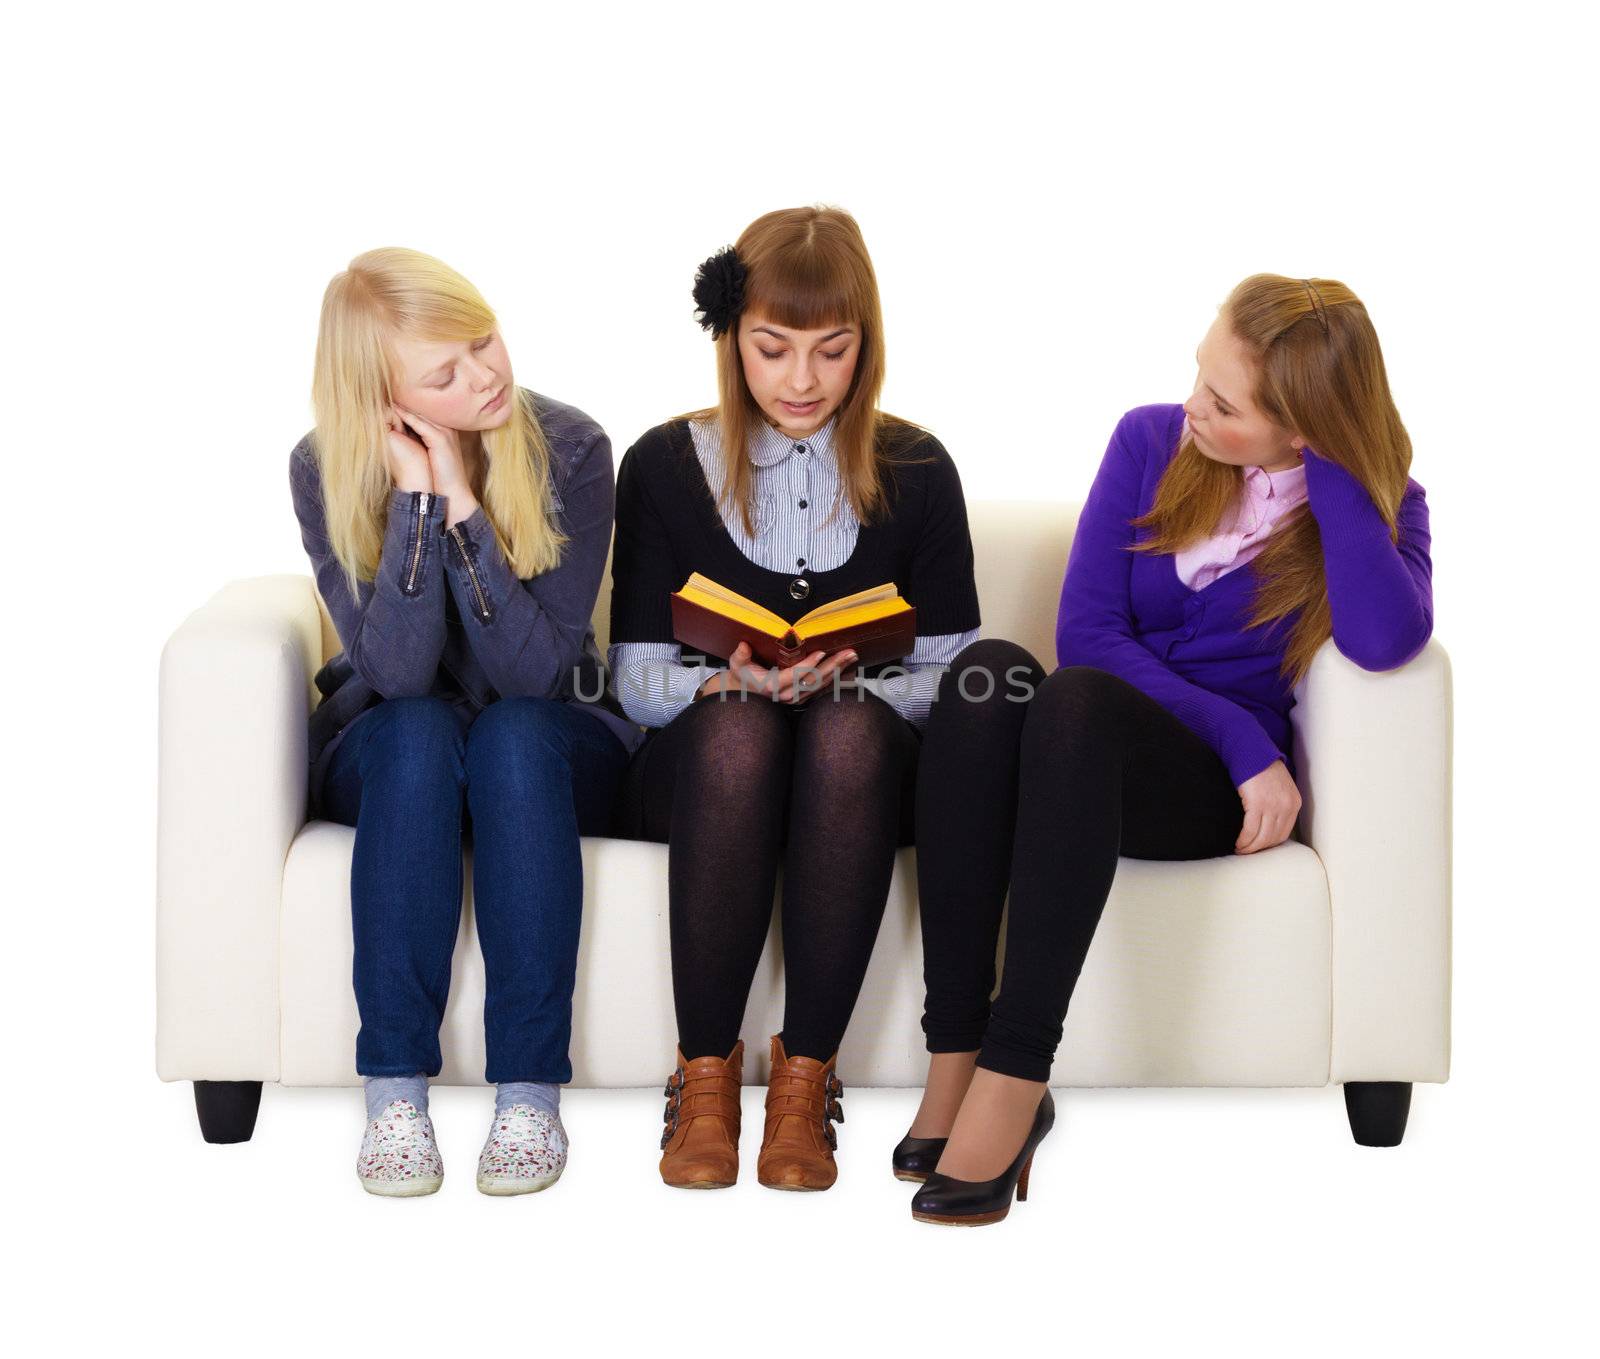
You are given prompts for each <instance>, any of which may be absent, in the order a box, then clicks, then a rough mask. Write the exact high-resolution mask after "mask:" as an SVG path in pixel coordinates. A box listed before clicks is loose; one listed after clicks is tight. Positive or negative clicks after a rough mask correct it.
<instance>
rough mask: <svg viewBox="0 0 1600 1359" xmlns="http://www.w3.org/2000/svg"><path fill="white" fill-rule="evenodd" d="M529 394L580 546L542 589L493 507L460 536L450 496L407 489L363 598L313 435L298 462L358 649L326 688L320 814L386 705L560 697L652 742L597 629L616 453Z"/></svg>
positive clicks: (475, 707)
mask: <svg viewBox="0 0 1600 1359" xmlns="http://www.w3.org/2000/svg"><path fill="white" fill-rule="evenodd" d="M517 390H518V392H519V393H520V394H521V396H522V398H523V399H524V400H531V401H532V402H533V409H534V414H535V415H536V416H537V418H538V421H539V425H540V428H541V429H542V430H543V431H544V436H545V440H546V442H547V443H548V444H549V446H550V475H551V482H552V486H551V505H552V508H553V510H554V511H555V513H556V516H557V522H558V523H559V524H560V526H561V529H562V531H563V532H564V533H565V534H566V535H567V539H568V541H567V543H566V545H565V546H564V547H563V548H562V556H561V562H560V564H559V565H558V566H556V567H555V568H554V569H553V570H550V571H546V572H544V573H543V574H542V575H538V576H535V577H533V578H532V579H530V580H521V579H519V578H518V577H517V575H516V573H515V572H514V571H513V570H512V569H511V564H510V563H509V562H508V561H507V560H506V558H505V554H504V553H503V552H502V551H501V550H500V546H499V544H498V543H497V542H496V541H495V537H494V531H493V529H492V528H491V527H490V524H489V520H488V517H487V516H486V515H485V513H484V511H483V508H482V506H480V507H479V508H478V509H476V510H474V511H473V513H472V514H471V516H470V517H468V518H466V519H464V520H462V521H461V522H460V523H459V524H457V525H456V526H455V527H454V528H453V529H450V530H448V531H446V529H445V526H444V525H445V510H446V497H444V496H442V495H439V494H437V493H428V492H423V491H401V490H393V491H391V492H390V495H389V506H388V520H387V523H386V526H385V531H384V539H383V552H382V556H381V558H380V560H379V563H378V570H377V575H376V577H375V579H373V580H371V581H365V580H364V581H361V582H360V584H359V589H358V590H357V592H356V594H355V595H354V596H352V595H351V593H350V588H349V582H348V580H347V579H346V577H345V574H344V569H343V567H341V566H340V565H339V562H338V560H337V558H335V556H334V554H333V548H332V546H331V545H330V544H329V542H328V533H327V523H326V519H325V518H324V515H323V508H322V478H321V475H320V473H319V471H318V469H317V463H316V457H315V454H314V453H313V451H312V435H311V434H307V435H306V436H305V438H303V439H301V440H300V442H299V443H297V444H296V445H295V447H294V451H293V452H292V454H291V455H290V458H289V489H290V492H291V494H292V496H293V499H294V512H295V517H296V518H298V519H299V521H300V538H301V541H302V542H303V543H304V544H305V549H306V554H307V555H308V556H309V557H310V558H311V567H312V571H313V573H314V574H315V576H316V581H317V589H318V591H319V592H320V593H321V595H322V599H323V602H324V603H325V604H326V605H327V606H328V613H329V614H330V615H331V616H332V619H333V626H334V628H335V630H336V631H337V632H338V634H339V640H340V641H341V642H342V643H343V644H344V650H343V651H342V652H340V654H339V655H337V656H335V657H334V658H333V659H332V660H330V661H329V662H328V663H327V664H326V665H325V666H323V667H322V669H321V670H320V671H319V672H318V674H317V677H316V685H317V689H318V690H319V691H320V693H321V694H322V701H321V702H320V703H319V704H318V705H317V707H316V709H315V710H314V711H313V712H312V714H311V721H310V757H311V769H310V788H311V796H312V800H313V804H315V803H316V801H317V800H318V799H319V798H320V795H321V788H322V779H323V776H324V775H325V774H326V772H327V767H328V763H329V761H330V759H331V757H332V755H333V752H334V750H335V749H336V748H337V746H338V743H339V742H340V741H341V740H342V739H343V738H344V736H345V735H346V734H347V733H348V732H349V730H350V728H351V727H352V726H353V725H354V724H355V723H356V722H357V721H359V720H360V718H361V716H362V714H363V713H365V712H367V711H369V710H370V709H371V708H372V707H374V706H376V705H377V704H378V703H379V702H380V701H382V700H383V699H386V698H400V697H407V696H419V695H435V696H438V697H441V698H445V699H448V700H450V701H451V702H452V703H454V704H455V705H456V706H458V707H460V708H462V709H463V710H464V711H467V712H469V713H473V712H477V711H479V710H481V709H482V708H484V707H487V706H488V705H489V704H490V703H492V702H494V701H495V700H496V699H497V698H502V697H506V698H510V697H521V696H533V697H540V698H556V699H561V700H563V701H565V702H569V703H572V704H574V705H575V706H576V707H579V708H582V709H584V710H585V711H587V712H590V713H592V714H593V715H594V716H595V717H596V718H597V719H599V720H600V721H601V722H603V723H605V724H606V726H608V727H609V728H610V729H611V730H612V731H614V732H615V733H616V735H617V737H618V739H620V740H621V741H622V742H623V744H624V745H625V746H626V747H627V748H628V750H629V751H632V750H634V749H636V748H637V747H638V745H639V743H640V742H641V741H642V740H643V739H644V734H643V732H641V731H640V729H639V728H638V727H637V726H635V725H634V724H633V723H632V722H630V721H629V720H628V718H627V716H626V715H625V714H624V713H623V711H622V708H621V705H620V704H619V703H618V702H617V701H616V698H615V696H614V695H613V694H612V693H611V691H610V688H609V686H608V683H607V677H606V673H605V665H604V662H603V661H602V660H601V658H600V651H599V648H598V646H597V645H596V644H595V636H594V627H593V625H592V623H591V621H590V620H591V616H592V615H593V613H594V605H595V599H596V597H597V595H598V594H599V590H600V580H601V575H602V572H603V571H604V569H605V561H606V553H607V550H608V549H609V548H610V545H611V521H612V514H613V491H614V484H615V473H614V471H613V469H612V465H611V441H610V439H608V438H607V437H606V434H605V431H603V430H602V429H601V428H600V426H599V425H597V424H596V423H595V422H594V421H593V420H591V419H590V418H589V417H588V416H587V415H585V414H584V413H583V412H582V411H580V410H577V409H576V408H574V407H572V406H566V405H563V404H561V403H560V402H558V401H553V400H551V399H550V398H549V397H546V396H541V395H538V394H536V393H533V392H529V391H527V390H526V389H525V388H520V387H519V388H518V389H517Z"/></svg>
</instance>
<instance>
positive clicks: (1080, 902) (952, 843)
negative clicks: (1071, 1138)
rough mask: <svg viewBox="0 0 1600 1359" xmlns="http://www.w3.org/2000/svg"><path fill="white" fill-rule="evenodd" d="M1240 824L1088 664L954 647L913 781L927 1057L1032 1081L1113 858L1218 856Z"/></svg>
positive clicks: (1214, 783)
mask: <svg viewBox="0 0 1600 1359" xmlns="http://www.w3.org/2000/svg"><path fill="white" fill-rule="evenodd" d="M1025 693H1032V695H1033V697H1032V699H1031V701H1026V699H1025V698H1024V700H1023V701H1017V698H1018V695H1019V694H1025ZM963 695H966V696H965V697H963ZM985 695H987V697H985ZM1243 823H1244V807H1243V804H1242V802H1241V801H1240V799H1239V793H1238V790H1237V789H1236V788H1235V787H1234V786H1233V781H1232V779H1231V778H1230V777H1229V775H1228V771H1227V768H1226V766H1225V765H1224V764H1223V763H1222V761H1221V759H1220V758H1219V757H1218V756H1217V754H1216V752H1215V751H1213V750H1212V749H1211V747H1210V746H1208V745H1207V744H1206V743H1205V742H1204V741H1202V740H1201V739H1200V737H1198V736H1196V735H1195V734H1194V732H1192V731H1191V730H1190V729H1189V728H1188V727H1186V726H1185V725H1184V724H1183V723H1182V722H1180V721H1179V720H1178V719H1177V718H1176V717H1174V716H1173V715H1172V714H1171V713H1169V712H1168V711H1167V710H1166V709H1165V708H1163V707H1162V706H1161V705H1160V704H1159V703H1157V702H1156V701H1155V700H1154V699H1152V698H1150V697H1149V696H1148V695H1146V694H1145V693H1143V692H1142V691H1141V690H1139V689H1136V688H1135V687H1134V686H1133V685H1131V684H1129V683H1128V682H1127V681H1125V680H1122V679H1118V678H1117V677H1116V676H1115V675H1112V674H1109V673H1108V672H1106V671H1104V670H1098V669H1095V668H1093V667H1091V666H1067V667H1064V668H1063V669H1060V670H1057V671H1056V672H1055V673H1054V674H1053V675H1051V676H1050V677H1049V678H1048V679H1046V678H1045V673H1044V670H1043V668H1042V667H1041V666H1040V665H1039V663H1038V662H1037V661H1036V660H1034V658H1033V657H1032V656H1031V655H1030V654H1029V653H1028V652H1027V651H1025V650H1024V649H1023V648H1022V647H1020V646H1017V645H1016V644H1015V643H1014V642H1007V641H1002V640H999V639H992V640H984V641H980V642H975V643H973V645H971V646H969V647H968V648H966V650H964V651H963V652H962V653H961V654H960V655H959V656H957V657H956V659H955V661H954V663H953V664H952V665H951V667H950V669H949V670H947V671H946V672H945V674H944V676H943V678H942V679H941V680H940V683H939V696H938V699H937V701H936V702H935V703H934V705H933V710H932V712H931V713H930V715H929V718H928V725H927V727H926V729H925V732H924V737H923V751H922V759H921V769H920V772H919V775H918V779H917V815H916V829H917V871H918V880H919V887H918V891H919V896H920V899H921V913H922V943H923V956H924V966H923V976H924V980H925V981H926V983H927V990H928V996H927V1004H926V1008H925V1011H924V1013H923V1019H922V1027H923V1031H924V1033H926V1035H927V1041H928V1051H929V1052H972V1051H974V1050H977V1051H978V1054H979V1055H978V1065H979V1066H982V1067H985V1068H987V1069H988V1070H990V1071H997V1072H1000V1073H1002V1074H1004V1075H1008V1076H1018V1077H1021V1078H1022V1079H1024V1080H1030V1081H1043V1080H1047V1079H1048V1078H1049V1075H1050V1064H1051V1061H1052V1060H1053V1059H1054V1057H1055V1051H1056V1046H1057V1044H1059V1043H1060V1041H1061V1031H1062V1025H1063V1022H1064V1021H1065V1019H1066V1015H1067V1005H1068V1002H1069V1001H1070V1000H1071V999H1072V991H1073V987H1074V986H1075V985H1076V984H1077V980H1078V974H1079V972H1080V971H1081V970H1082V968H1083V960H1084V956H1085V954H1087V953H1088V951H1089V941H1090V940H1091V939H1092V938H1093V937H1094V931H1095V927H1096V926H1097V925H1098V924H1099V922H1100V913H1101V911H1102V910H1103V909H1104V907H1105V903H1106V897H1107V896H1108V895H1109V894H1110V891H1111V881H1112V878H1113V877H1114V875H1115V874H1116V869H1117V856H1118V855H1119V854H1120V855H1125V856H1127V857H1128V858H1132V859H1205V858H1212V857H1215V856H1218V855H1224V854H1232V853H1233V852H1234V842H1235V841H1236V840H1237V839H1238V836H1239V831H1240V829H1241V827H1242V826H1243ZM1008 882H1009V884H1010V891H1011V901H1010V916H1009V919H1008V921H1007V925H1006V955H1005V969H1004V972H1003V973H1002V976H1001V987H1000V993H999V995H998V996H996V997H995V999H994V1003H993V1009H992V1011H991V1007H990V1001H989V997H990V994H991V992H992V991H993V990H994V980H995V978H994V956H995V946H996V942H997V940H998V938H999V932H1000V915H1001V909H1002V907H1003V906H1004V905H1005V898H1006V888H1007V884H1008Z"/></svg>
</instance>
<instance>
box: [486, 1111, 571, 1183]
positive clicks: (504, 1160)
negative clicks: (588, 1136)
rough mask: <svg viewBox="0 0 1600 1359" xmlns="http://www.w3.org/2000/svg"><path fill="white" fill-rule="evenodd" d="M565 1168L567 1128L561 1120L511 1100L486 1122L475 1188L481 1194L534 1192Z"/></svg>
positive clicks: (552, 1180)
mask: <svg viewBox="0 0 1600 1359" xmlns="http://www.w3.org/2000/svg"><path fill="white" fill-rule="evenodd" d="M566 1168H567V1131H566V1129H565V1128H563V1127H562V1126H561V1120H560V1119H559V1118H554V1117H552V1116H551V1115H550V1114H547V1113H546V1112H545V1111H544V1110H543V1109H536V1108H534V1106H533V1105H531V1104H513V1105H512V1106H511V1107H510V1108H509V1109H507V1110H506V1111H505V1113H503V1114H497V1115H496V1116H495V1120H494V1122H493V1123H492V1124H490V1126H489V1136H488V1139H487V1140H486V1141H485V1142H484V1144H483V1154H482V1155H481V1156H479V1157H478V1189H479V1190H480V1191H481V1192H482V1193H485V1194H534V1193H537V1192H538V1191H539V1190H541V1189H548V1188H549V1187H550V1186H551V1185H553V1184H554V1183H555V1182H556V1181H557V1180H559V1179H560V1178H561V1172H562V1171H563V1170H565V1169H566Z"/></svg>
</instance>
